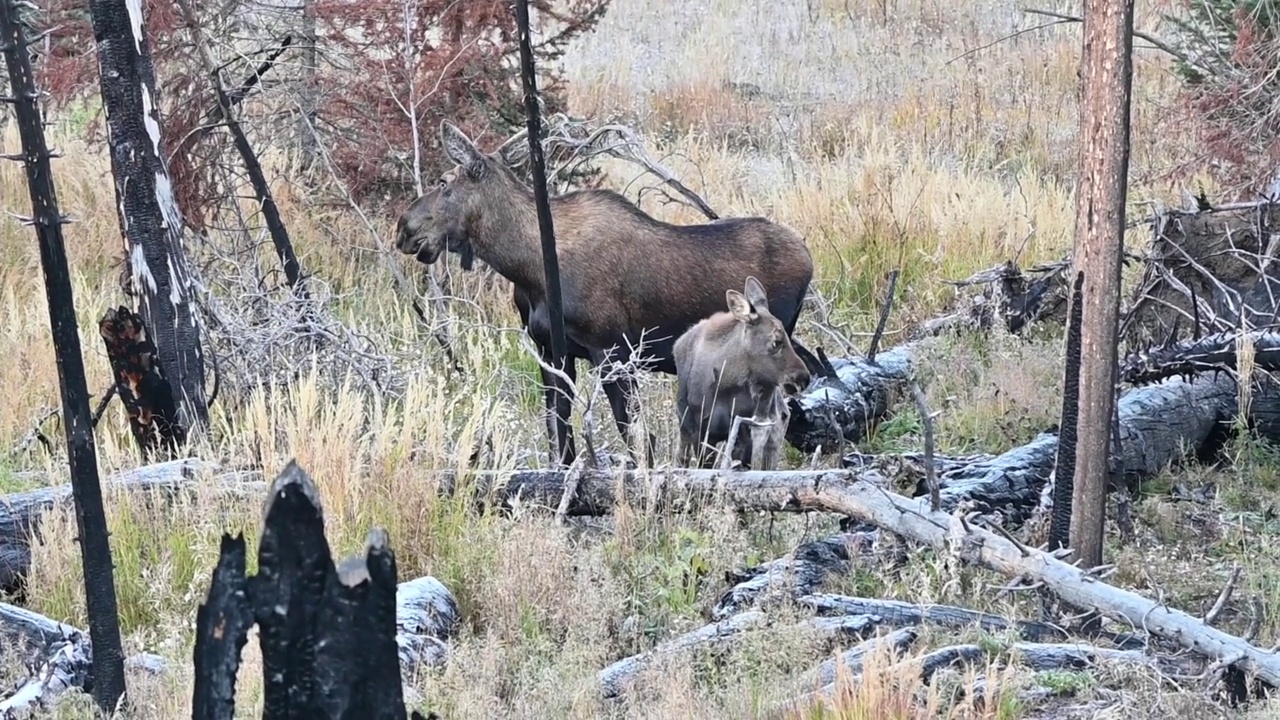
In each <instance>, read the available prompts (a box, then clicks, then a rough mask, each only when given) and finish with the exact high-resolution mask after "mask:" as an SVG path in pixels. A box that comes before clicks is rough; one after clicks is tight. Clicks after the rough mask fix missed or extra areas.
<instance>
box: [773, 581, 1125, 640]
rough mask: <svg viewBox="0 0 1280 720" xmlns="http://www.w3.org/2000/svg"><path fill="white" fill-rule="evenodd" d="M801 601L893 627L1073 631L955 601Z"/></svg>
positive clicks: (1033, 634) (1056, 634)
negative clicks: (963, 606)
mask: <svg viewBox="0 0 1280 720" xmlns="http://www.w3.org/2000/svg"><path fill="white" fill-rule="evenodd" d="M798 602H799V604H800V605H803V606H805V607H809V608H812V609H813V610H814V611H815V612H817V613H818V614H819V615H827V616H837V617H839V616H843V615H871V616H873V617H877V618H880V620H881V622H882V623H883V624H885V625H889V626H893V627H915V626H917V625H937V626H939V627H946V628H951V629H956V630H959V629H961V628H965V627H973V626H977V627H979V628H981V629H982V630H984V631H986V632H989V633H1001V632H1005V631H1008V630H1013V631H1016V632H1017V633H1018V634H1019V635H1020V636H1022V637H1023V638H1025V639H1027V640H1032V641H1035V642H1042V641H1045V640H1059V639H1068V638H1069V637H1070V635H1069V634H1068V633H1067V631H1066V630H1065V629H1063V628H1060V627H1058V626H1056V625H1050V624H1048V623H1042V622H1033V621H1030V620H1009V619H1008V618H1005V617H1002V616H1000V615H993V614H991V613H984V612H979V611H977V610H970V609H968V608H962V607H956V606H953V605H932V604H927V605H917V604H915V603H909V602H903V601H901V600H884V599H876V598H858V597H849V596H847V595H829V594H817V595H808V596H805V597H801V598H799V599H798ZM1096 634H1097V635H1098V637H1101V638H1104V639H1106V640H1109V641H1111V642H1113V643H1115V644H1116V645H1117V646H1119V647H1122V648H1125V647H1130V648H1136V647H1143V646H1145V645H1146V642H1145V640H1144V639H1143V638H1142V637H1139V636H1136V635H1133V634H1131V633H1110V632H1103V631H1096Z"/></svg>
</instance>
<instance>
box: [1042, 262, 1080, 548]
mask: <svg viewBox="0 0 1280 720" xmlns="http://www.w3.org/2000/svg"><path fill="white" fill-rule="evenodd" d="M1083 287H1084V273H1076V280H1075V283H1074V284H1073V285H1072V286H1071V310H1070V312H1069V316H1070V317H1069V319H1068V321H1067V338H1066V339H1067V342H1066V346H1067V357H1066V362H1065V363H1063V380H1062V408H1061V410H1060V411H1059V413H1058V452H1057V457H1056V458H1055V461H1054V484H1053V512H1052V514H1051V515H1050V517H1049V549H1050V550H1058V549H1059V548H1064V547H1067V545H1068V544H1069V543H1070V542H1071V504H1072V498H1073V496H1074V493H1075V474H1076V450H1077V446H1078V444H1079V443H1078V442H1076V440H1077V438H1078V437H1079V434H1078V432H1077V430H1078V429H1079V420H1080V362H1081V357H1080V320H1081V316H1082V314H1083V311H1084V307H1083V306H1084V294H1083V293H1082V289H1083Z"/></svg>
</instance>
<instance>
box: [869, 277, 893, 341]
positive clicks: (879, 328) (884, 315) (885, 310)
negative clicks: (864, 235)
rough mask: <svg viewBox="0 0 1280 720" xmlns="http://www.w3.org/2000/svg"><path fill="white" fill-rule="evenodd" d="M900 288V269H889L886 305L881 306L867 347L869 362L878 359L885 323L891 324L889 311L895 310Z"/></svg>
mask: <svg viewBox="0 0 1280 720" xmlns="http://www.w3.org/2000/svg"><path fill="white" fill-rule="evenodd" d="M897 288H898V269H897V268H894V269H893V270H890V271H889V288H888V289H887V290H885V291H884V305H883V306H881V308H880V319H879V320H878V321H877V322H876V330H875V333H873V334H872V335H871V345H869V346H868V347H867V362H875V361H876V352H878V351H879V349H880V338H881V336H883V335H884V328H885V325H888V324H889V313H891V312H893V294H894V291H895V290H897Z"/></svg>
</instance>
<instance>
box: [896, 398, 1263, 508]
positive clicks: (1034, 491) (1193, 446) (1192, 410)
mask: <svg viewBox="0 0 1280 720" xmlns="http://www.w3.org/2000/svg"><path fill="white" fill-rule="evenodd" d="M1256 400H1257V401H1256V402H1254V403H1253V405H1252V406H1251V408H1250V413H1251V414H1256V415H1262V414H1264V413H1275V412H1276V411H1277V410H1280V396H1275V395H1273V396H1264V397H1260V398H1257V399H1256ZM1236 412H1237V396H1236V390H1235V385H1234V383H1233V382H1232V381H1231V379H1230V378H1227V377H1225V376H1218V377H1213V376H1202V377H1196V378H1192V379H1191V380H1189V381H1188V380H1184V379H1182V378H1171V379H1169V380H1165V381H1162V382H1160V383H1157V384H1155V385H1148V386H1145V387H1139V388H1134V389H1131V390H1129V391H1128V392H1126V393H1125V394H1124V395H1123V396H1122V397H1121V398H1120V403H1119V415H1120V454H1119V456H1116V457H1113V458H1112V462H1113V465H1112V477H1113V480H1115V481H1117V482H1123V483H1132V482H1134V481H1136V480H1139V479H1142V478H1146V477H1150V476H1152V475H1154V474H1156V473H1158V472H1160V471H1161V470H1163V469H1164V468H1165V467H1167V466H1168V465H1170V464H1177V463H1179V462H1180V461H1182V460H1183V459H1184V457H1185V455H1186V453H1187V451H1188V450H1190V452H1191V454H1192V455H1194V456H1196V457H1198V458H1204V457H1206V456H1207V455H1210V454H1212V452H1214V451H1215V450H1216V449H1217V447H1218V443H1219V442H1220V441H1221V439H1222V437H1223V435H1222V433H1223V431H1224V430H1225V428H1226V427H1228V426H1229V425H1230V423H1231V421H1232V419H1233V418H1234V417H1235V415H1236ZM1057 447H1058V437H1057V434H1056V433H1053V432H1045V433H1041V434H1040V435H1038V436H1037V437H1036V438H1035V439H1034V440H1032V441H1031V442H1029V443H1027V444H1026V445H1021V446H1019V447H1016V448H1014V449H1012V450H1010V451H1009V452H1006V453H1004V454H1002V455H998V456H996V457H994V458H990V459H987V460H979V461H977V462H974V463H973V464H971V465H968V466H964V465H959V466H955V467H951V468H948V469H945V470H944V471H942V472H940V473H939V484H940V485H941V496H942V508H943V510H947V511H950V510H952V509H954V508H955V507H956V506H957V505H959V504H960V503H961V502H963V501H968V502H971V503H972V504H973V509H974V510H975V511H977V512H979V513H981V514H983V515H985V516H987V518H988V519H990V520H993V521H997V522H1000V523H1001V524H1003V525H1004V526H1005V527H1014V526H1016V525H1018V524H1020V523H1021V522H1023V521H1024V520H1026V519H1027V518H1028V517H1029V516H1030V514H1031V513H1032V512H1033V511H1034V510H1035V509H1036V507H1037V505H1038V504H1039V502H1040V500H1041V493H1042V492H1043V491H1044V488H1045V485H1046V483H1048V482H1049V478H1050V476H1051V475H1052V473H1053V467H1054V462H1055V455H1056V453H1057ZM928 491H929V489H928V487H926V485H925V482H924V480H923V479H921V480H920V481H918V482H917V484H916V489H915V493H914V494H915V495H916V496H922V495H926V494H927V493H928Z"/></svg>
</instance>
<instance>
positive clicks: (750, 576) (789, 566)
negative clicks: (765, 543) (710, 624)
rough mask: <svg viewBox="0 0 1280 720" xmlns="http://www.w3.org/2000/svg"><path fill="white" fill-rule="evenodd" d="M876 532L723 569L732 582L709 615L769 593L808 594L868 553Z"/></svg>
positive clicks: (731, 611) (735, 609)
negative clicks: (743, 567) (732, 569)
mask: <svg viewBox="0 0 1280 720" xmlns="http://www.w3.org/2000/svg"><path fill="white" fill-rule="evenodd" d="M877 534H878V533H876V532H875V531H871V532H851V533H840V534H838V535H833V536H831V537H829V538H823V539H821V540H814V541H812V542H807V543H805V544H803V545H801V546H799V547H797V548H796V549H795V550H794V551H793V552H791V553H789V554H787V555H786V556H784V557H781V558H778V559H776V560H770V561H769V562H766V563H763V564H761V565H757V566H756V567H754V568H750V569H748V570H742V571H738V572H731V573H725V575H726V579H727V580H728V582H730V583H732V585H731V586H730V587H729V588H728V589H727V590H725V591H724V593H722V594H721V595H720V599H719V600H717V601H716V604H715V607H714V608H712V609H711V617H712V618H713V619H715V620H724V619H725V618H728V617H729V616H731V615H736V614H737V613H739V612H741V611H743V610H745V609H747V608H748V607H751V606H760V605H763V604H764V601H765V600H766V598H768V597H770V596H774V595H777V596H781V597H785V598H787V599H791V598H796V597H800V596H802V595H809V594H811V593H814V592H817V590H818V588H819V587H820V586H821V585H822V583H823V582H824V581H826V579H827V577H829V576H830V575H833V574H834V575H843V574H845V573H847V572H848V571H849V565H850V563H851V561H852V560H853V557H864V558H865V557H869V556H871V554H872V553H871V546H872V544H873V543H874V542H875V537H876V535H877Z"/></svg>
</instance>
